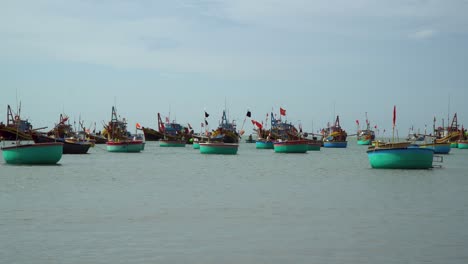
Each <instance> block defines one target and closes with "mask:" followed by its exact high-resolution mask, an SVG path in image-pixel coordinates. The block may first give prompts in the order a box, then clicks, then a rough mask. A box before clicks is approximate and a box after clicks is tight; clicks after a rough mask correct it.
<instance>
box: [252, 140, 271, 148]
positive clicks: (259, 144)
mask: <svg viewBox="0 0 468 264" xmlns="http://www.w3.org/2000/svg"><path fill="white" fill-rule="evenodd" d="M255 148H257V149H273V141H270V140H265V139H263V140H262V139H258V140H257V141H256V142H255Z"/></svg>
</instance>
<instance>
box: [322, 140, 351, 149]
mask: <svg viewBox="0 0 468 264" xmlns="http://www.w3.org/2000/svg"><path fill="white" fill-rule="evenodd" d="M347 146H348V141H325V142H323V147H324V148H346V147H347Z"/></svg>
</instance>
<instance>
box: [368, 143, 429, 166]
mask: <svg viewBox="0 0 468 264" xmlns="http://www.w3.org/2000/svg"><path fill="white" fill-rule="evenodd" d="M367 156H368V158H369V162H370V165H371V167H372V168H375V169H429V168H432V160H433V157H434V151H433V150H432V149H427V148H398V149H375V150H368V151H367Z"/></svg>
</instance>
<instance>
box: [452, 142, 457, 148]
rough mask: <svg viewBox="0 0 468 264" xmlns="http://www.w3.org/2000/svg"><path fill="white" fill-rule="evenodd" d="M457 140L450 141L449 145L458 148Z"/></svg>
mask: <svg viewBox="0 0 468 264" xmlns="http://www.w3.org/2000/svg"><path fill="white" fill-rule="evenodd" d="M458 144H459V143H458V142H450V147H452V148H458Z"/></svg>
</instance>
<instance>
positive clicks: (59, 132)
mask: <svg viewBox="0 0 468 264" xmlns="http://www.w3.org/2000/svg"><path fill="white" fill-rule="evenodd" d="M68 121H69V119H68V117H67V116H66V115H63V114H60V119H59V122H58V124H56V125H55V126H54V128H53V129H52V130H50V131H49V132H47V134H44V133H37V132H34V133H32V134H31V136H32V138H33V140H34V142H35V143H47V142H60V143H63V154H86V153H88V150H89V148H90V147H91V146H93V143H92V142H90V141H89V140H87V139H86V138H85V135H84V134H81V137H80V136H79V135H78V133H76V132H75V131H74V129H73V127H72V126H71V124H70V123H69V122H68Z"/></svg>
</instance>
